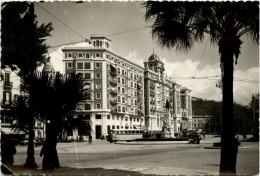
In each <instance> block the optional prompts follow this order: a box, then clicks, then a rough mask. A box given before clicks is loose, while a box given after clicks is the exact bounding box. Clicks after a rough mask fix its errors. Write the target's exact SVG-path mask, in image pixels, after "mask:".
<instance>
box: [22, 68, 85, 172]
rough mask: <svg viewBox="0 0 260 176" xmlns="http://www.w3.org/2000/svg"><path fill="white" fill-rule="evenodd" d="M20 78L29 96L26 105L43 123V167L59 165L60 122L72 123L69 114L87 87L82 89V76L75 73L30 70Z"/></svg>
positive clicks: (83, 98)
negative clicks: (57, 146)
mask: <svg viewBox="0 0 260 176" xmlns="http://www.w3.org/2000/svg"><path fill="white" fill-rule="evenodd" d="M21 78H22V83H21V90H22V91H23V92H25V93H26V94H27V95H28V96H29V98H28V99H29V100H28V101H29V104H30V108H31V109H33V111H34V112H37V114H39V116H38V118H39V119H40V120H42V121H43V122H44V123H45V124H46V140H45V142H44V146H43V148H44V149H46V148H48V150H45V152H44V156H46V157H45V158H44V160H43V167H45V168H48V169H53V168H54V167H59V161H58V155H57V150H56V145H57V137H58V135H59V133H61V132H62V128H63V127H64V126H63V125H62V124H66V123H64V121H66V122H68V121H71V123H73V122H72V120H73V118H71V117H72V115H73V114H74V111H75V110H76V108H77V107H78V105H79V104H80V103H81V102H82V101H84V100H85V99H86V98H88V97H89V96H90V94H89V91H88V90H86V89H85V82H84V80H83V78H82V77H81V76H80V75H76V74H66V75H62V74H60V73H54V74H45V73H40V72H33V74H23V75H21ZM78 126H79V125H78ZM47 156H48V157H47ZM46 158H48V159H47V160H46Z"/></svg>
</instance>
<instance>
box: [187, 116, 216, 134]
mask: <svg viewBox="0 0 260 176" xmlns="http://www.w3.org/2000/svg"><path fill="white" fill-rule="evenodd" d="M212 119H213V117H212V116H210V115H196V116H195V115H193V116H192V129H196V130H198V129H202V130H203V131H213V130H214V129H211V126H213V125H214V122H213V121H212Z"/></svg>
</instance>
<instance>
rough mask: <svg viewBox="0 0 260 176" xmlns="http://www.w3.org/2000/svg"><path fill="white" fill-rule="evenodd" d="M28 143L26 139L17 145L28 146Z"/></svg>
mask: <svg viewBox="0 0 260 176" xmlns="http://www.w3.org/2000/svg"><path fill="white" fill-rule="evenodd" d="M28 143H29V141H28V139H25V140H23V141H20V142H19V145H28ZM33 144H34V145H35V144H36V140H35V139H34V140H33Z"/></svg>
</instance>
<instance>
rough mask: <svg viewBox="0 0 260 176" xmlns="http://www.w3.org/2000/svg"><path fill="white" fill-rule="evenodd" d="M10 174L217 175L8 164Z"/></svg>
mask: <svg viewBox="0 0 260 176" xmlns="http://www.w3.org/2000/svg"><path fill="white" fill-rule="evenodd" d="M9 169H10V170H12V175H44V174H48V175H219V174H218V173H217V172H211V171H204V170H195V169H184V168H174V167H147V168H127V167H124V168H112V167H105V168H79V167H78V168H77V167H74V168H70V167H61V168H59V169H55V170H54V171H53V172H50V171H49V172H43V171H42V170H41V168H38V169H23V167H22V166H17V165H14V166H9Z"/></svg>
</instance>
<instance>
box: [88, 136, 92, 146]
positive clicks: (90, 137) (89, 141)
mask: <svg viewBox="0 0 260 176" xmlns="http://www.w3.org/2000/svg"><path fill="white" fill-rule="evenodd" d="M88 143H89V144H91V143H92V136H91V134H89V140H88Z"/></svg>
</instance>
